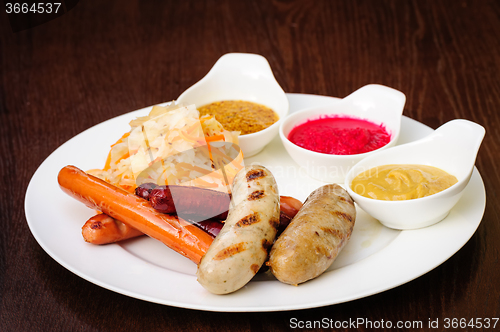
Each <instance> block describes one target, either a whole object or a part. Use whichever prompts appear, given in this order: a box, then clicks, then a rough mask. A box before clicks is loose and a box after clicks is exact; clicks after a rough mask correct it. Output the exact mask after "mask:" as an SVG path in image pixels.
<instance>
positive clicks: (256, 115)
mask: <svg viewBox="0 0 500 332" xmlns="http://www.w3.org/2000/svg"><path fill="white" fill-rule="evenodd" d="M198 111H199V112H200V116H204V115H212V116H214V117H215V119H216V120H217V121H219V122H220V124H221V125H222V126H223V127H224V129H226V130H229V131H239V132H240V135H246V134H252V133H256V132H258V131H261V130H263V129H266V128H267V127H269V126H271V125H272V124H273V123H275V122H276V121H278V119H279V117H278V114H276V112H274V111H273V110H272V109H270V108H269V107H266V106H264V105H260V104H257V103H252V102H249V101H242V100H224V101H217V102H214V103H211V104H208V105H204V106H201V107H199V108H198Z"/></svg>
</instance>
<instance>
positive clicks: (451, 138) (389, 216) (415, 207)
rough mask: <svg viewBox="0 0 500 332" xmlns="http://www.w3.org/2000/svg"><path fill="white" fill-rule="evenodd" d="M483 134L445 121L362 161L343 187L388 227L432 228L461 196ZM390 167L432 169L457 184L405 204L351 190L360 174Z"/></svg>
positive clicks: (469, 125)
mask: <svg viewBox="0 0 500 332" xmlns="http://www.w3.org/2000/svg"><path fill="white" fill-rule="evenodd" d="M484 134H485V130H484V128H483V127H482V126H480V125H478V124H476V123H474V122H471V121H467V120H453V121H450V122H447V123H445V124H444V125H442V126H441V127H439V128H438V129H436V130H435V131H434V133H432V134H431V135H429V136H427V137H424V138H422V139H420V140H418V141H415V142H412V143H407V144H403V145H399V146H396V147H394V148H391V149H387V150H385V151H381V152H380V153H377V154H375V155H373V156H371V157H369V158H366V159H364V160H362V161H361V162H359V163H358V164H356V165H355V166H354V167H353V168H352V169H351V170H350V171H349V173H348V174H347V176H346V179H345V187H346V189H347V191H348V192H349V194H350V195H351V197H352V198H353V199H354V201H355V202H356V203H357V204H358V205H359V207H361V208H362V209H363V210H364V211H366V212H367V213H369V214H370V215H372V216H373V217H374V218H375V219H378V220H379V221H380V222H381V223H382V224H383V225H385V226H387V227H390V228H394V229H416V228H421V227H426V226H430V225H433V224H435V223H437V222H439V221H441V220H442V219H444V218H445V217H446V216H447V215H448V213H449V212H450V210H451V209H452V208H453V206H454V205H455V204H456V203H457V202H458V200H459V199H460V197H461V196H462V193H463V190H464V189H465V187H466V186H467V184H468V183H469V179H470V177H471V175H472V171H473V167H474V163H475V160H476V156H477V152H478V150H479V147H480V145H481V142H482V140H483V137H484ZM390 164H419V165H428V166H434V167H437V168H440V169H442V170H444V171H446V172H448V173H449V174H451V175H454V176H455V177H456V178H457V180H458V182H457V183H456V184H454V185H453V186H451V187H450V188H448V189H445V190H443V191H441V192H439V193H436V194H434V195H430V196H426V197H422V198H417V199H412V200H405V201H384V200H377V199H372V198H367V197H364V196H361V195H358V194H356V193H355V192H354V191H353V190H352V189H351V183H352V180H353V179H354V178H355V177H356V176H357V175H358V174H360V173H361V172H364V171H366V170H369V169H371V168H373V167H376V166H382V165H390Z"/></svg>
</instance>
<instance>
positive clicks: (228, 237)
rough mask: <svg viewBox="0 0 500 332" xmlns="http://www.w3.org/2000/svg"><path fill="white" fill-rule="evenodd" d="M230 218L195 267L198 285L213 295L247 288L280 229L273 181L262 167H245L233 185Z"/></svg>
mask: <svg viewBox="0 0 500 332" xmlns="http://www.w3.org/2000/svg"><path fill="white" fill-rule="evenodd" d="M232 194H233V196H232V199H231V205H230V207H229V215H228V218H227V219H226V222H225V223H224V226H223V227H222V230H221V231H220V233H219V235H218V236H217V237H216V238H215V240H214V242H213V243H212V245H211V246H210V248H209V249H208V251H207V253H206V254H205V255H204V256H203V258H202V259H201V262H200V264H199V265H198V271H197V276H198V281H199V282H200V284H201V285H202V286H203V287H205V288H206V289H207V290H208V291H210V292H212V293H214V294H227V293H231V292H234V291H236V290H238V289H240V288H241V287H243V286H244V285H246V284H247V283H248V282H249V281H250V280H251V279H252V278H253V276H254V275H255V274H256V273H257V271H259V269H260V267H261V266H262V264H264V262H265V260H266V259H267V256H268V249H269V248H270V246H271V245H272V243H273V241H274V239H275V237H276V233H277V229H278V226H279V216H280V203H279V194H278V187H277V184H276V181H275V179H274V177H273V175H272V174H271V172H270V171H269V170H267V169H266V168H265V167H263V166H246V167H244V168H243V169H242V170H240V171H239V172H238V174H237V175H236V177H235V178H234V181H233V189H232Z"/></svg>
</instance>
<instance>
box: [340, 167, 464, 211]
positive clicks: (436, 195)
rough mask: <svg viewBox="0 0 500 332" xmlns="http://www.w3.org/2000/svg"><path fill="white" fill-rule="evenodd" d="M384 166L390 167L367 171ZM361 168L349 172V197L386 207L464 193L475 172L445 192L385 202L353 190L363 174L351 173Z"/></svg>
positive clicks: (346, 184) (347, 179)
mask: <svg viewBox="0 0 500 332" xmlns="http://www.w3.org/2000/svg"><path fill="white" fill-rule="evenodd" d="M384 165H388V164H381V165H374V166H372V167H370V168H367V169H365V170H370V169H373V168H375V167H378V166H384ZM389 165H404V164H389ZM411 165H424V166H432V167H436V166H433V165H426V164H411ZM361 166H362V165H359V164H356V165H354V166H353V167H352V168H351V169H350V170H349V172H347V174H346V176H345V181H344V186H345V188H346V190H347V192H348V193H349V195H351V196H353V197H352V198H353V200H354V201H355V202H357V201H362V202H363V201H366V202H370V203H371V202H375V204H381V205H384V204H385V205H397V204H399V205H403V204H406V205H408V204H418V203H420V202H424V203H425V202H426V201H429V200H432V199H439V198H441V196H448V195H449V194H452V193H451V192H452V191H457V192H456V193H455V194H459V193H461V192H462V191H464V189H465V187H467V183H468V182H469V180H470V178H471V176H472V172H473V171H474V167H473V168H472V170H471V171H470V172H469V173H468V174H467V176H465V177H463V178H462V179H457V180H458V181H457V183H455V184H453V185H451V186H450V187H448V188H446V189H444V190H441V191H440V192H437V193H435V194H432V195H428V196H424V197H418V198H413V199H404V200H397V201H388V200H383V199H376V198H370V197H366V196H362V195H360V194H358V193H356V192H355V191H354V190H353V189H352V188H351V184H352V181H353V180H354V178H355V177H356V176H358V175H359V174H360V173H362V172H358V173H357V174H356V176H353V175H352V174H351V173H354V170H355V168H356V167H361ZM464 184H465V185H464ZM462 186H463V187H462ZM460 187H462V188H461V189H460ZM358 204H359V203H358Z"/></svg>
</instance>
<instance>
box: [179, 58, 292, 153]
mask: <svg viewBox="0 0 500 332" xmlns="http://www.w3.org/2000/svg"><path fill="white" fill-rule="evenodd" d="M222 100H245V101H250V102H255V103H258V104H261V105H264V106H267V107H269V108H271V109H272V110H274V111H275V112H276V113H277V114H278V116H279V120H278V122H276V123H274V124H273V125H272V126H270V127H268V128H266V129H264V130H261V131H259V132H257V133H253V134H247V135H241V136H240V137H239V146H240V148H241V150H242V151H243V155H244V156H245V157H250V156H253V155H255V154H257V153H258V152H260V151H261V150H262V149H263V148H264V147H265V146H266V145H267V144H268V143H269V142H270V141H271V140H272V139H273V138H274V137H275V136H276V135H277V134H278V129H279V126H280V124H281V122H282V121H283V119H284V118H285V117H286V116H287V114H288V110H289V104H288V98H287V97H286V94H285V92H284V91H283V89H282V88H281V86H280V85H279V84H278V82H277V81H276V79H275V78H274V75H273V72H272V71H271V67H270V66H269V63H268V62H267V60H266V59H265V58H264V57H263V56H261V55H257V54H246V53H229V54H225V55H223V56H222V57H221V58H220V59H219V60H218V61H217V62H216V63H215V65H214V66H213V67H212V69H211V70H210V71H209V72H208V74H207V75H206V76H205V77H203V78H202V79H201V80H200V81H199V82H197V83H196V84H194V85H193V86H192V87H190V88H189V89H187V90H186V91H184V92H183V93H182V94H181V95H180V96H179V98H177V103H178V104H184V105H189V104H195V105H196V107H201V106H204V105H207V104H210V103H212V102H215V101H222Z"/></svg>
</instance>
